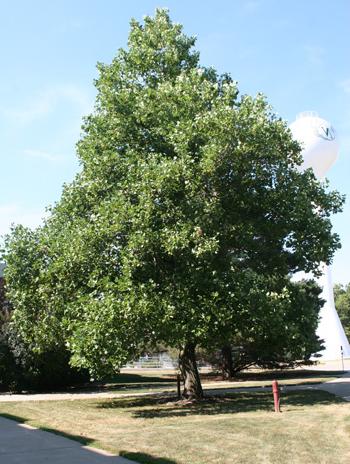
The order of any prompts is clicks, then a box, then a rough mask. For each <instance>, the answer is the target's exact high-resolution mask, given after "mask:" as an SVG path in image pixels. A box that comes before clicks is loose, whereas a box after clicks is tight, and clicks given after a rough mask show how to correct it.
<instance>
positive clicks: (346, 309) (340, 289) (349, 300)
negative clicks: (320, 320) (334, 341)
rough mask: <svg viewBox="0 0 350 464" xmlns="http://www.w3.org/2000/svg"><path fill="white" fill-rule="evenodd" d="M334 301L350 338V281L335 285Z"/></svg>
mask: <svg viewBox="0 0 350 464" xmlns="http://www.w3.org/2000/svg"><path fill="white" fill-rule="evenodd" d="M334 302H335V307H336V309H337V312H338V315H339V318H340V320H341V322H342V324H343V327H344V331H345V333H346V336H347V337H348V340H350V283H349V284H347V285H342V284H336V285H334Z"/></svg>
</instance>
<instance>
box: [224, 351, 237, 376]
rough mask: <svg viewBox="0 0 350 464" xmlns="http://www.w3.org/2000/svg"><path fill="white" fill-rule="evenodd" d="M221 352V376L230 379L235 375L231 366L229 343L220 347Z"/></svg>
mask: <svg viewBox="0 0 350 464" xmlns="http://www.w3.org/2000/svg"><path fill="white" fill-rule="evenodd" d="M221 354H222V376H223V378H224V379H232V378H233V377H234V375H235V369H234V368H233V359H232V348H231V345H225V346H223V347H222V349H221Z"/></svg>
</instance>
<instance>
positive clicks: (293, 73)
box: [0, 0, 350, 283]
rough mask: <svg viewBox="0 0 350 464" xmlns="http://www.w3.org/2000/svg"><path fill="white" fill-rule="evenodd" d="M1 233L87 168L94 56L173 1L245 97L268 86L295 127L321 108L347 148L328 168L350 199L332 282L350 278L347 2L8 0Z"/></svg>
mask: <svg viewBox="0 0 350 464" xmlns="http://www.w3.org/2000/svg"><path fill="white" fill-rule="evenodd" d="M0 6H1V19H2V24H1V28H0V56H1V63H2V69H1V73H0V161H1V164H0V166H1V183H0V234H4V233H6V232H7V231H8V229H9V224H10V223H11V222H15V223H23V224H26V225H30V226H35V225H37V224H39V223H40V219H41V217H42V216H43V214H44V211H45V207H46V206H47V205H49V204H52V203H54V202H55V201H56V200H58V199H59V196H60V192H61V188H62V184H63V183H64V182H69V181H70V180H72V178H73V176H74V174H75V173H76V172H77V170H78V169H79V165H78V162H77V160H76V157H75V144H76V142H77V141H78V139H79V134H80V125H81V120H82V116H83V115H86V114H88V113H89V112H90V111H91V108H92V105H93V102H94V96H95V90H94V87H93V79H94V78H95V77H96V75H97V74H96V67H95V65H96V62H97V61H102V62H105V63H109V62H110V61H111V60H112V58H113V56H114V55H115V53H116V51H117V49H118V48H120V47H125V46H126V41H127V36H128V30H129V20H130V18H131V17H135V18H136V19H139V20H142V17H143V16H144V15H146V14H153V12H154V10H155V8H156V7H167V8H169V10H170V14H171V17H172V18H173V20H174V21H176V22H180V23H182V24H183V25H184V31H185V32H186V33H188V34H189V35H196V36H197V49H198V50H199V51H200V53H201V62H202V64H204V65H210V66H214V67H215V68H216V69H218V71H219V72H229V73H231V75H232V76H233V78H234V79H236V80H237V81H238V82H239V86H240V89H241V91H242V92H243V93H249V94H256V93H257V92H263V93H265V94H266V95H267V97H268V100H269V101H270V103H271V104H272V105H273V107H274V109H275V111H276V113H278V114H279V115H280V116H281V117H283V118H284V119H286V120H287V121H289V122H292V121H293V120H294V118H295V116H296V114H297V113H299V112H301V111H305V110H315V111H317V112H318V113H319V115H320V116H322V117H324V118H326V119H328V120H330V121H331V122H332V124H333V125H334V127H335V128H336V130H337V132H338V135H339V138H340V143H341V149H340V153H339V159H338V161H337V163H336V164H335V165H334V166H333V168H332V170H331V171H330V172H329V175H328V178H329V180H330V182H331V185H332V187H334V188H336V189H338V190H339V191H340V192H342V193H345V194H346V195H347V198H348V200H347V204H346V206H345V208H344V212H343V213H342V214H341V215H337V216H336V217H334V219H333V224H334V228H335V230H336V231H337V232H338V233H339V234H340V236H341V240H342V245H343V248H342V250H340V251H338V252H337V254H336V256H335V259H334V266H333V276H334V281H335V282H343V283H345V282H348V281H350V270H349V263H350V234H349V229H350V179H349V177H350V60H349V56H350V33H349V24H350V1H349V0H336V1H334V2H329V0H328V1H325V0H308V1H302V0H293V1H291V0H246V1H244V0H231V1H221V0H216V1H215V2H214V1H207V0H202V1H197V0H194V1H190V0H188V1H183V0H177V1H167V2H165V1H163V0H161V1H151V0H142V1H141V0H139V1H136V0H129V1H128V2H126V1H118V0H114V1H113V0H94V1H92V0H84V1H83V0H74V1H67V0H53V1H50V2H48V1H41V0H32V1H30V2H28V1H25V0H22V1H19V0H17V1H16V0H13V1H12V2H8V1H5V0H0Z"/></svg>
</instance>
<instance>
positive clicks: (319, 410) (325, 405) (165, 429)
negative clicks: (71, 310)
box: [0, 391, 350, 464]
mask: <svg viewBox="0 0 350 464" xmlns="http://www.w3.org/2000/svg"><path fill="white" fill-rule="evenodd" d="M281 405H282V411H283V412H282V413H281V414H276V413H274V412H273V400H272V395H271V393H270V392H244V393H232V394H230V395H228V396H226V397H225V398H215V399H209V400H207V401H206V402H203V403H201V402H200V403H194V404H182V403H180V404H178V403H176V402H174V401H173V400H171V399H169V398H166V397H164V398H118V399H113V400H112V399H109V400H97V399H95V400H93V399H91V400H75V401H49V402H48V401H46V402H45V401H35V402H18V403H0V414H2V415H6V416H7V417H12V418H16V419H18V420H21V421H24V422H26V423H28V424H30V425H35V426H39V427H41V428H46V429H49V430H53V431H56V432H59V433H63V434H66V435H68V436H72V437H74V438H75V439H79V440H80V441H82V442H83V443H85V444H89V445H90V446H96V447H100V448H103V449H106V450H108V451H112V452H114V453H116V454H120V455H123V456H125V457H129V458H130V459H133V460H135V461H138V462H142V463H148V464H154V463H158V464H175V463H176V464H214V463H215V464H253V463H254V464H256V463H259V464H260V463H266V464H274V463H276V464H280V463H284V462H285V463H288V464H289V463H290V464H309V463H310V464H311V463H312V464H321V463H322V464H323V463H324V464H326V463H327V464H329V463H331V464H345V463H348V462H350V409H349V406H350V404H349V403H347V402H344V401H342V400H341V399H339V398H336V397H335V396H333V395H331V394H328V393H326V392H322V391H294V392H288V393H285V394H283V395H282V402H281Z"/></svg>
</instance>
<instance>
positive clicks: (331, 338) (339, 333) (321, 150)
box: [290, 111, 350, 360]
mask: <svg viewBox="0 0 350 464" xmlns="http://www.w3.org/2000/svg"><path fill="white" fill-rule="evenodd" d="M290 130H291V131H292V134H293V137H294V138H295V139H296V140H297V141H298V142H299V143H300V145H301V147H302V149H303V150H302V156H303V160H304V162H303V164H302V165H301V167H300V168H301V169H307V168H312V169H313V171H314V173H315V175H316V177H317V178H319V179H322V178H323V177H324V176H325V175H326V173H327V171H328V170H329V169H330V168H331V166H332V165H333V163H334V162H335V161H336V159H337V156H338V151H339V144H338V140H337V135H336V132H335V130H334V128H333V127H332V126H331V124H330V123H329V122H327V121H326V120H325V119H322V118H320V117H319V116H318V114H317V113H315V112H313V111H308V112H305V113H301V114H300V115H299V116H297V118H296V120H295V121H294V122H293V123H292V124H291V125H290ZM318 283H319V285H320V286H321V288H322V289H323V291H322V295H321V297H322V298H323V299H324V300H325V304H324V305H323V308H322V309H321V312H320V323H319V326H318V328H317V335H318V336H319V337H320V338H322V339H323V340H324V347H325V349H324V350H323V351H321V352H320V354H321V358H322V359H324V360H333V359H340V358H341V356H342V351H343V355H344V357H350V345H349V342H348V339H347V338H346V335H345V332H344V329H343V326H342V324H341V322H340V320H339V316H338V313H337V311H336V309H335V305H334V296H333V282H332V273H331V268H330V266H327V265H326V264H323V265H322V276H321V277H320V278H319V279H318Z"/></svg>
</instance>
